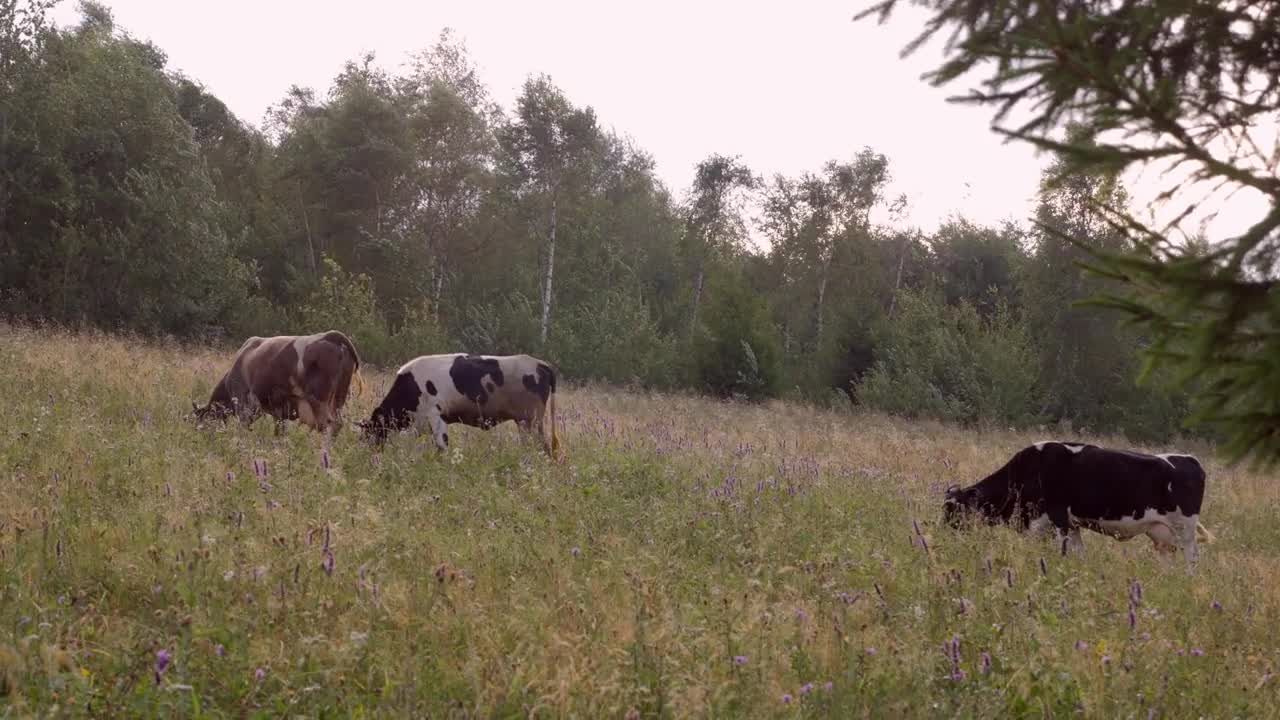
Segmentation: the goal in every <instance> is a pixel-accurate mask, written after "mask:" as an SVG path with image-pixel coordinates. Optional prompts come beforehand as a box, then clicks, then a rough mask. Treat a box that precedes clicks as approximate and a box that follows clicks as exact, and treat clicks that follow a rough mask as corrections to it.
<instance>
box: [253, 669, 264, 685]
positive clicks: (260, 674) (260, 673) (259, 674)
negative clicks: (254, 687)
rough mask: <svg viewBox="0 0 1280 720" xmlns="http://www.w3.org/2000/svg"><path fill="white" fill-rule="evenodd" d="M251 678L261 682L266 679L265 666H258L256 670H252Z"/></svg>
mask: <svg viewBox="0 0 1280 720" xmlns="http://www.w3.org/2000/svg"><path fill="white" fill-rule="evenodd" d="M253 679H254V680H256V681H258V682H262V681H263V680H266V679H267V670H266V668H258V669H257V670H254V671H253Z"/></svg>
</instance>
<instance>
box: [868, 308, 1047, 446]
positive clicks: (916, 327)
mask: <svg viewBox="0 0 1280 720" xmlns="http://www.w3.org/2000/svg"><path fill="white" fill-rule="evenodd" d="M898 308H899V314H898V315H897V316H896V317H895V318H893V322H891V323H888V324H887V325H886V326H885V330H884V333H883V335H884V337H883V340H882V345H881V346H880V347H879V348H878V349H877V353H878V355H879V357H880V359H879V360H877V361H876V363H875V365H874V366H872V369H871V371H870V372H869V373H868V374H867V376H866V377H865V379H864V380H863V381H862V382H861V383H860V384H859V386H858V389H857V395H858V398H859V399H860V400H861V401H862V402H863V403H865V404H867V405H868V406H870V407H873V408H876V409H879V410H883V411H886V412H890V413H894V414H897V415H903V416H906V417H931V418H937V419H941V420H954V421H960V422H974V421H977V420H979V419H984V420H989V421H992V422H999V423H1001V424H1005V425H1009V424H1012V425H1022V424H1026V423H1028V422H1030V421H1031V420H1032V419H1033V417H1034V415H1035V410H1036V397H1037V396H1036V387H1035V384H1036V364H1035V351H1034V346H1033V344H1032V342H1031V338H1030V335H1029V334H1028V333H1027V330H1026V327H1025V325H1024V324H1023V323H1022V322H1021V321H1020V320H1019V319H1018V318H1017V317H1015V316H1014V315H1013V314H1012V313H1011V312H1010V311H1009V310H1008V308H1007V307H1006V306H1005V304H1004V303H1003V302H1002V301H998V302H997V303H996V305H995V308H996V309H995V311H994V312H993V313H992V316H991V318H990V319H988V320H983V319H982V318H981V317H980V316H979V314H978V312H977V311H976V310H975V309H974V307H973V306H972V305H970V304H968V303H967V302H961V303H960V304H959V305H954V306H948V305H946V304H944V303H943V302H941V301H940V300H939V299H937V298H933V297H930V296H928V295H923V294H918V293H910V292H904V293H903V294H902V296H901V297H900V299H899V304H898Z"/></svg>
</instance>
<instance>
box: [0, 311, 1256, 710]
mask: <svg viewBox="0 0 1280 720" xmlns="http://www.w3.org/2000/svg"><path fill="white" fill-rule="evenodd" d="M429 350H437V349H434V348H433V349H429ZM228 361H229V355H228V354H225V353H219V352H211V351H203V350H191V349H186V348H180V347H177V346H159V345H144V344H139V343H137V342H134V341H128V340H125V339H120V338H114V337H109V336H103V335H86V334H67V333H61V332H50V331H33V330H19V329H15V328H11V327H3V326H0V364H2V365H3V367H4V368H5V377H4V383H5V385H4V387H5V392H4V395H3V413H2V414H0V492H2V495H0V496H2V497H3V498H4V501H3V503H0V628H3V632H0V712H3V714H4V715H6V716H8V715H13V716H26V715H30V714H35V715H40V716H44V715H66V716H81V715H93V716H103V717H123V716H165V717H174V716H177V717H188V716H189V717H256V716H262V717H267V716H271V717H275V716H312V717H335V716H344V717H346V716H350V717H374V716H396V717H427V716H429V717H527V716H536V717H589V718H597V717H619V718H622V717H659V716H661V717H833V718H849V717H895V718H901V717H1001V718H1006V717H1067V716H1071V717H1078V716H1084V717H1106V718H1114V717H1126V718H1127V717H1134V718H1147V717H1167V718H1188V717H1190V718H1194V717H1215V718H1217V717H1221V718H1226V717H1275V716H1276V715H1277V712H1278V711H1277V708H1280V697H1278V694H1277V682H1276V681H1274V680H1272V679H1271V674H1272V673H1273V672H1274V671H1275V668H1276V667H1277V661H1278V660H1280V657H1278V655H1277V649H1278V647H1280V637H1277V635H1278V634H1280V624H1278V621H1280V613H1278V612H1277V611H1278V608H1280V601H1278V600H1277V595H1276V587H1277V578H1280V561H1278V559H1277V551H1278V550H1280V526H1278V525H1277V523H1276V522H1275V518H1276V514H1277V513H1276V510H1277V499H1278V498H1280V492H1278V491H1277V487H1276V484H1275V483H1274V482H1273V478H1271V477H1267V476H1264V475H1260V474H1253V473H1250V472H1246V471H1245V470H1244V469H1230V468H1226V467H1223V466H1222V464H1221V463H1219V462H1218V461H1216V460H1215V459H1214V458H1213V456H1212V453H1211V452H1210V451H1209V449H1206V448H1193V447H1188V446H1180V447H1178V448H1176V449H1179V450H1187V449H1191V450H1194V451H1195V452H1197V453H1199V454H1200V455H1201V457H1202V460H1203V461H1204V462H1205V464H1206V466H1207V469H1208V473H1209V480H1208V490H1207V498H1206V502H1205V510H1204V514H1203V516H1202V519H1203V521H1204V523H1205V524H1206V525H1207V526H1208V527H1209V528H1210V529H1211V530H1212V531H1213V532H1214V533H1215V534H1216V535H1217V542H1216V543H1214V544H1213V545H1210V546H1208V547H1205V548H1204V551H1203V554H1202V559H1201V561H1200V563H1199V566H1198V567H1197V568H1196V570H1195V571H1194V573H1188V572H1187V569H1186V566H1185V563H1184V562H1183V561H1182V558H1181V555H1179V556H1178V557H1177V558H1175V559H1174V560H1172V561H1170V560H1167V559H1163V558H1162V557H1161V556H1159V555H1157V554H1156V553H1155V552H1154V551H1153V549H1152V547H1151V544H1150V542H1149V541H1147V540H1146V539H1145V538H1138V539H1135V540H1133V541H1130V542H1127V543H1120V542H1116V541H1114V540H1111V539H1109V538H1104V537H1102V536H1100V535H1096V534H1091V533H1085V535H1084V539H1085V543H1086V552H1085V554H1084V555H1083V556H1070V557H1062V556H1060V554H1059V553H1058V552H1056V549H1055V547H1054V546H1053V544H1052V542H1051V541H1042V540H1037V539H1034V538H1029V537H1024V536H1020V535H1017V534H1015V533H1013V532H1011V531H1009V530H1005V529H1000V528H981V529H977V530H973V531H970V532H965V533H959V532H956V531H952V530H950V529H949V528H946V527H945V526H942V525H941V524H940V523H939V517H940V509H941V498H942V491H943V488H944V487H945V486H946V485H947V484H949V483H951V482H962V483H965V484H967V483H969V482H973V481H975V480H977V479H979V478H981V477H982V476H984V475H985V474H987V473H989V472H990V471H992V470H993V469H995V468H996V467H998V466H999V465H1000V464H1002V463H1003V462H1004V461H1005V460H1006V459H1007V457H1008V456H1009V455H1010V454H1011V453H1012V452H1014V451H1016V450H1017V449H1018V448H1020V447H1022V446H1024V445H1025V444H1027V443H1029V442H1032V441H1034V440H1038V439H1042V438H1041V437H1039V436H1036V435H1032V434H1025V433H1016V432H982V433H979V432H972V431H965V430H960V429H957V428H953V427H948V426H944V425H939V424H931V423H908V422H905V421H898V420H893V419H888V418H883V417H879V416H874V415H863V414H850V413H835V412H827V411H821V410H817V409H812V408H804V407H800V406H796V405H790V404H785V403H769V404H765V405H759V406H756V405H744V404H735V403H728V402H712V401H708V400H703V399H696V398H690V397H681V396H664V395H646V394H637V393H628V392H622V391H617V390H608V389H592V388H573V387H564V388H562V390H561V393H560V395H559V400H558V403H559V410H560V416H561V419H562V423H563V427H562V439H563V441H564V444H565V447H566V450H567V453H568V459H567V462H565V463H564V464H562V465H558V466H557V465H552V464H550V463H548V462H547V460H546V459H545V457H544V456H542V455H541V454H540V453H539V452H538V451H537V450H536V449H535V448H533V447H531V446H529V445H522V444H521V443H520V441H519V439H518V436H517V434H516V432H515V429H514V428H513V427H510V426H509V425H508V426H504V427H502V428H499V429H496V430H493V431H490V432H488V433H485V432H481V431H478V430H471V429H465V428H456V427H455V428H451V433H450V435H451V437H452V439H453V443H454V447H453V449H452V451H451V452H450V453H449V454H447V455H444V456H441V455H438V454H437V453H436V452H435V450H434V449H433V448H432V447H431V445H430V441H429V438H414V437H410V436H401V437H397V438H395V439H394V440H393V441H392V442H391V443H390V444H389V445H388V447H387V448H386V449H385V450H384V451H382V452H381V453H375V452H373V451H372V450H371V449H370V448H368V447H366V446H365V445H363V444H361V443H360V442H358V440H357V438H356V437H355V435H354V433H352V432H350V431H348V432H344V433H343V434H341V435H339V437H338V440H337V442H336V444H335V446H334V448H333V451H332V453H331V454H330V455H329V456H328V467H325V465H326V459H325V457H324V456H323V455H322V453H321V450H320V444H319V439H318V436H317V435H315V434H314V433H309V432H307V431H305V430H303V429H302V428H300V427H298V426H296V425H292V426H290V428H289V431H288V432H287V433H286V434H285V435H284V436H283V437H279V438H277V437H274V436H273V435H272V428H271V423H270V422H269V421H259V422H258V423H257V424H256V425H254V426H253V427H252V428H248V429H246V428H244V427H241V426H239V425H237V424H231V425H228V426H226V427H225V428H222V427H217V428H207V429H203V430H199V429H197V428H196V427H195V426H194V425H193V424H192V423H191V422H190V421H189V419H188V417H187V416H188V415H189V412H190V407H191V404H190V403H191V400H200V401H201V402H203V401H204V399H205V398H206V397H207V393H208V392H209V389H210V388H211V387H212V385H213V383H214V382H216V380H217V378H218V377H219V376H220V374H221V373H222V372H223V371H224V369H225V367H226V365H227V363H228ZM365 375H366V380H367V381H368V385H369V387H368V388H367V389H366V391H365V393H364V395H363V396H360V397H357V398H355V399H354V400H353V402H352V405H351V406H349V408H348V412H347V416H348V419H363V418H365V417H367V415H368V412H369V411H370V409H371V407H372V406H373V404H374V403H375V402H376V401H377V399H378V398H380V396H381V394H382V393H383V392H384V391H385V389H386V387H387V386H388V383H389V376H388V375H387V374H386V373H379V372H374V371H372V370H370V369H366V370H365ZM1093 440H1095V441H1097V442H1102V443H1107V444H1116V443H1121V441H1119V440H1116V439H1107V438H1102V439H1097V438H1093ZM1150 449H1153V450H1169V449H1171V448H1150ZM917 528H918V530H917ZM1131 609H1133V611H1134V612H1133V613H1132V615H1131V613H1130V610H1131Z"/></svg>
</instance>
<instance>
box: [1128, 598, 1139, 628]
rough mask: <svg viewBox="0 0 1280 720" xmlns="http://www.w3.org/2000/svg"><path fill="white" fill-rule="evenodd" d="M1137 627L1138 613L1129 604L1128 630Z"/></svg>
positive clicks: (1131, 604)
mask: <svg viewBox="0 0 1280 720" xmlns="http://www.w3.org/2000/svg"><path fill="white" fill-rule="evenodd" d="M1137 627H1138V613H1136V612H1135V611H1134V605H1133V603H1130V604H1129V629H1130V630H1133V629H1135V628H1137Z"/></svg>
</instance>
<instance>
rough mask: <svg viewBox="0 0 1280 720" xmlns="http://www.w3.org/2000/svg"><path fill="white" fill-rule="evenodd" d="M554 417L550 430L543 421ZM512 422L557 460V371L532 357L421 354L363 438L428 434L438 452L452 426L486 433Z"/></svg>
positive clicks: (402, 370)
mask: <svg viewBox="0 0 1280 720" xmlns="http://www.w3.org/2000/svg"><path fill="white" fill-rule="evenodd" d="M546 414H549V415H550V422H549V423H547V424H549V425H550V427H549V428H548V427H546V425H544V421H543V420H544V416H545V415H546ZM507 420H514V421H515V422H516V425H517V426H519V428H520V430H521V432H522V433H525V434H528V433H530V432H531V431H536V432H537V434H538V437H540V438H541V439H542V444H543V449H544V450H545V451H546V453H547V455H548V456H549V457H551V458H552V459H553V460H555V459H559V453H560V437H559V435H558V434H557V432H556V371H555V370H554V369H553V368H552V367H551V365H550V364H549V363H547V362H545V361H543V360H539V359H538V358H535V357H530V356H529V355H469V354H463V353H451V354H447V355H423V356H421V357H417V358H414V359H413V360H410V361H409V362H407V363H405V364H404V366H402V367H401V368H400V370H399V371H397V372H396V379H395V382H393V383H392V385H391V389H390V390H388V391H387V395H386V397H384V398H383V399H382V403H381V404H379V405H378V407H376V408H375V409H374V411H373V415H372V416H371V417H370V418H369V420H368V422H365V423H361V427H362V428H363V429H364V435H365V437H366V438H368V439H369V440H371V441H373V442H375V443H378V444H381V443H383V442H385V441H386V439H387V435H388V433H390V432H393V431H397V432H398V431H401V430H407V429H409V428H410V427H412V428H414V429H415V430H417V431H418V432H423V431H425V430H427V429H430V431H431V433H432V435H433V437H434V438H435V442H436V447H438V448H439V449H440V450H445V449H447V448H448V446H449V430H448V427H447V426H448V425H449V424H451V423H462V424H464V425H470V426H472V427H478V428H482V429H484V430H488V429H489V428H492V427H493V426H495V425H497V424H499V423H502V422H506V421H507Z"/></svg>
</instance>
